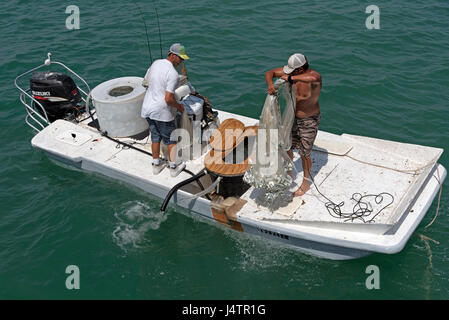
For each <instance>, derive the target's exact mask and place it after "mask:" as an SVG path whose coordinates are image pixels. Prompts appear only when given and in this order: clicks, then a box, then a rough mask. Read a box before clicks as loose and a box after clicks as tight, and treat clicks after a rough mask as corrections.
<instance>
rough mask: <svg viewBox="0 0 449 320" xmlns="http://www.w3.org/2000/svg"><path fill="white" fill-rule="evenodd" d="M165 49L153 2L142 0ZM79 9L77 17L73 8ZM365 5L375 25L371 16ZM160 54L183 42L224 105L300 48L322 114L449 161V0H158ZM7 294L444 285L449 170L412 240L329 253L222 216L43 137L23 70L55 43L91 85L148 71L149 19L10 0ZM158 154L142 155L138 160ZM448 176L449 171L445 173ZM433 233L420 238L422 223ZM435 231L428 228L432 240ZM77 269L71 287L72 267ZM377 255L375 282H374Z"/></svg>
mask: <svg viewBox="0 0 449 320" xmlns="http://www.w3.org/2000/svg"><path fill="white" fill-rule="evenodd" d="M136 1H137V2H138V3H139V4H140V7H141V9H142V12H143V14H144V18H145V21H146V23H147V25H148V31H149V38H150V43H151V49H152V55H153V58H155V57H156V58H159V57H160V46H159V34H158V26H157V21H156V18H155V14H154V7H153V4H152V1H140V0H136ZM69 5H77V6H78V7H79V9H80V29H79V30H68V29H67V28H66V19H67V17H68V16H69V14H66V13H65V10H66V7H67V6H69ZM368 5H377V6H378V7H379V9H380V16H379V18H380V29H373V30H368V29H367V27H366V25H365V20H366V19H367V18H368V16H369V14H367V13H365V9H366V7H367V6H368ZM157 8H158V13H159V19H160V29H161V42H162V51H163V52H162V53H163V54H164V55H165V52H167V50H168V47H169V46H170V44H172V43H174V42H181V43H182V44H184V45H185V47H186V50H187V53H188V54H189V56H190V57H191V59H190V60H189V61H188V63H187V70H188V73H189V77H190V80H191V82H192V83H193V85H194V86H195V87H196V89H197V90H198V91H199V92H201V93H202V94H204V95H206V96H208V97H209V99H210V100H211V103H212V104H213V106H214V107H216V108H217V109H221V110H225V111H230V112H233V113H238V114H242V115H245V116H250V117H254V118H257V117H258V116H259V114H260V112H261V109H262V106H263V103H264V100H265V97H266V84H265V81H264V73H265V72H266V71H267V70H269V69H271V68H274V67H279V66H282V65H284V64H285V63H286V60H287V59H288V57H289V56H290V55H291V54H292V53H295V52H301V53H304V54H305V55H306V56H307V57H308V59H309V61H310V65H311V67H312V68H313V69H315V70H317V71H319V72H320V73H321V74H322V76H323V90H322V96H321V98H320V105H321V112H322V120H321V125H320V129H321V130H324V131H327V132H331V133H335V134H342V133H349V134H356V135H364V136H369V137H375V138H380V139H388V140H393V141H399V142H406V143H414V144H420V145H427V146H433V147H439V148H443V149H444V150H445V152H444V153H443V155H442V157H441V159H440V163H441V164H443V165H444V166H445V167H446V168H448V167H449V155H448V154H449V153H448V151H449V135H448V129H449V116H448V111H449V102H448V101H449V90H448V84H449V63H448V61H449V59H448V58H449V54H448V52H449V19H448V16H449V2H448V1H446V0H426V1H423V0H415V1H380V0H379V1H373V2H365V1H344V2H336V1H329V0H325V1H300V0H295V1H285V0H284V1H266V0H259V1H250V2H244V1H237V0H229V1H228V0H227V1H212V0H196V1H183V0H181V1H163V2H162V1H160V2H158V3H157ZM0 28H1V40H2V41H1V45H0V92H1V99H0V106H1V107H0V125H1V130H0V145H1V153H0V163H1V166H0V204H1V205H0V298H1V299H273V300H277V299H448V298H449V268H448V263H449V243H448V242H449V221H448V214H449V196H448V193H447V190H449V189H448V183H447V182H445V183H444V184H443V192H442V196H441V202H440V208H439V214H438V218H437V219H436V221H435V222H434V223H433V225H432V226H431V227H429V228H427V229H426V228H424V226H425V225H426V224H428V223H429V222H430V221H431V220H432V217H433V216H434V214H435V212H436V209H437V201H436V200H435V201H434V203H433V204H432V206H431V207H430V209H429V211H428V214H427V215H426V216H425V218H424V219H423V221H422V223H421V224H420V225H419V226H418V228H417V230H416V231H415V232H414V233H413V235H412V236H411V238H410V240H409V241H408V243H407V245H406V246H405V248H404V249H403V250H402V251H401V252H400V253H398V254H395V255H382V254H373V255H371V256H369V257H366V258H362V259H358V260H352V261H330V260H323V259H319V258H315V257H311V256H309V255H306V254H303V253H300V252H297V251H295V250H291V249H287V248H284V247H282V246H280V245H278V244H276V243H271V242H268V241H266V240H262V239H259V238H257V237H254V236H249V235H245V234H241V233H237V232H234V231H230V230H226V229H223V228H218V227H215V226H213V225H210V224H208V223H204V222H203V221H202V220H198V219H197V218H195V217H191V216H189V215H188V212H186V211H185V210H184V209H181V208H177V207H170V208H169V210H167V212H165V213H161V212H159V208H160V205H161V203H162V200H161V199H158V198H155V197H153V196H151V195H148V194H145V193H144V192H142V191H140V190H138V189H136V188H134V187H131V186H129V185H126V184H123V183H119V182H117V181H113V180H110V179H107V178H105V177H103V176H100V175H96V174H91V173H86V172H81V171H76V170H68V169H67V168H64V167H61V166H58V165H57V164H55V163H53V162H52V161H50V160H49V159H48V158H47V157H46V156H45V155H44V154H43V152H41V151H39V150H37V149H33V148H32V147H31V144H30V140H31V138H32V137H33V135H34V132H33V130H32V129H31V128H30V127H28V126H27V125H26V124H25V122H24V117H25V110H24V108H23V106H22V105H21V104H20V102H19V99H18V91H17V90H16V89H15V87H14V85H13V82H14V79H15V77H16V76H17V75H19V74H21V73H23V72H25V71H27V70H29V69H31V68H32V67H35V66H37V65H40V64H42V63H43V60H44V59H45V57H46V54H47V52H52V54H53V56H52V58H53V59H54V60H57V61H62V62H64V63H65V64H67V65H68V66H69V67H71V68H72V69H74V70H75V71H76V72H77V73H79V74H80V75H81V76H83V77H84V78H85V79H86V80H87V81H88V83H89V84H90V86H91V87H92V88H93V87H94V86H96V85H98V84H100V83H101V82H103V81H106V80H109V79H112V78H117V77H122V76H143V75H144V74H145V71H146V70H147V68H148V65H149V53H148V49H147V47H146V37H145V29H144V26H143V21H142V18H141V16H140V15H139V10H138V9H137V7H136V6H135V5H134V2H133V1H128V2H126V1H118V0H111V1H87V0H79V1H73V2H72V1H56V0H48V1H44V2H39V1H25V0H7V1H2V2H0ZM145 165H148V164H146V163H142V166H145ZM446 181H448V180H446ZM423 236H425V237H423ZM428 238H430V239H433V240H434V241H432V240H428ZM69 265H76V266H78V268H79V270H80V289H79V290H68V289H67V288H66V285H65V282H66V278H67V277H68V274H66V273H65V271H66V267H67V266H69ZM370 265H375V266H378V267H379V271H380V289H378V290H376V289H373V290H368V289H367V287H366V286H365V281H366V279H367V277H368V276H369V274H367V273H366V268H367V267H368V266H370Z"/></svg>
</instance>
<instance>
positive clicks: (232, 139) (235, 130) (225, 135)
mask: <svg viewBox="0 0 449 320" xmlns="http://www.w3.org/2000/svg"><path fill="white" fill-rule="evenodd" d="M244 130H245V125H244V124H243V122H241V121H239V120H237V119H226V120H225V121H223V123H221V124H220V126H219V127H218V128H217V130H215V132H214V134H213V135H212V137H210V140H209V144H210V146H211V147H212V149H214V150H216V151H226V150H232V149H233V148H234V147H235V146H236V143H237V141H238V138H239V137H240V136H241V135H242V134H243V131H244Z"/></svg>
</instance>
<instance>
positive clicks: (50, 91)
mask: <svg viewBox="0 0 449 320" xmlns="http://www.w3.org/2000/svg"><path fill="white" fill-rule="evenodd" d="M30 89H31V93H32V95H33V97H34V99H36V100H38V101H39V102H40V103H41V104H42V106H43V107H44V109H45V112H46V113H47V116H48V120H49V121H50V122H53V121H55V120H57V119H64V118H67V117H68V116H73V115H74V114H75V113H76V112H77V109H76V106H77V104H78V103H79V102H80V101H81V93H80V92H79V90H78V88H77V86H76V84H75V82H74V81H73V79H72V78H70V77H69V76H68V75H65V74H63V73H60V72H52V71H47V72H37V73H34V74H33V76H32V77H31V79H30ZM36 109H37V110H38V111H39V112H40V113H41V114H42V113H43V112H42V110H41V108H40V107H38V106H36Z"/></svg>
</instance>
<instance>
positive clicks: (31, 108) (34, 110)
mask: <svg viewBox="0 0 449 320" xmlns="http://www.w3.org/2000/svg"><path fill="white" fill-rule="evenodd" d="M50 56H51V53H50V52H49V53H48V54H47V59H46V60H45V62H44V64H42V65H40V66H38V67H36V68H33V69H31V70H29V71H27V72H25V73H22V74H21V75H19V76H18V77H17V78H16V79H15V80H14V85H15V86H16V88H17V89H18V90H19V91H20V96H19V99H20V102H21V103H22V104H23V105H24V106H25V110H26V112H27V115H26V117H25V122H26V124H28V125H29V126H30V127H31V128H33V129H34V130H36V131H37V132H39V131H41V130H42V129H44V128H45V127H46V126H47V125H49V124H50V121H49V120H48V115H47V112H46V111H45V108H44V107H43V106H42V104H41V103H40V102H39V101H38V100H37V99H35V98H34V97H33V95H32V94H31V89H29V88H28V89H23V88H22V87H20V86H19V84H18V82H19V80H20V79H21V78H23V77H24V76H26V75H28V74H30V73H32V72H34V71H36V70H39V69H41V68H44V67H47V66H50V65H52V64H55V65H60V66H62V67H63V68H65V69H66V70H67V71H69V72H70V73H71V74H72V75H74V76H75V77H76V78H78V79H79V80H80V81H81V82H82V83H83V84H84V86H85V90H87V91H85V90H83V88H81V87H80V86H78V85H77V87H78V89H79V91H80V92H81V99H82V100H83V101H84V103H86V101H87V95H88V93H89V92H90V87H89V85H88V84H87V82H86V81H85V80H84V79H83V78H82V77H81V76H79V75H78V74H77V73H76V72H75V71H73V70H72V69H70V68H69V67H67V66H66V65H65V64H63V63H61V62H58V61H51V58H50ZM33 102H34V103H33Z"/></svg>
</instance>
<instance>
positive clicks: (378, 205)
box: [16, 58, 446, 260]
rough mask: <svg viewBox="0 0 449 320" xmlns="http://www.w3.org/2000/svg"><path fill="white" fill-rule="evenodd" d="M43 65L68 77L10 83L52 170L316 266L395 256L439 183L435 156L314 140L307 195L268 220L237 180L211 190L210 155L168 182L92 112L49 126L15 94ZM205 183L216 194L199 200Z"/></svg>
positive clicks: (398, 146)
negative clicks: (141, 195) (118, 188)
mask: <svg viewBox="0 0 449 320" xmlns="http://www.w3.org/2000/svg"><path fill="white" fill-rule="evenodd" d="M49 65H60V66H62V67H64V68H66V70H68V71H69V72H73V71H72V70H70V69H68V68H67V67H66V66H65V65H64V64H62V63H59V62H54V61H51V60H50V58H49V59H47V61H46V63H45V64H43V65H41V66H39V67H37V68H34V69H32V70H30V71H28V72H26V73H24V74H22V75H20V76H19V77H17V79H16V86H17V88H19V90H20V91H21V94H20V100H21V102H22V103H23V104H24V105H25V107H26V110H27V118H26V122H27V123H28V124H29V125H30V126H31V127H33V128H34V129H35V130H36V131H37V133H36V135H35V136H34V137H33V138H32V140H31V144H32V145H33V147H35V148H38V149H40V150H42V151H44V152H45V153H46V154H47V155H48V156H49V157H50V158H52V159H55V160H58V161H59V162H62V163H65V164H68V165H71V166H73V167H76V168H79V169H83V170H86V171H92V172H97V173H100V174H102V175H104V176H107V177H111V178H113V179H117V180H120V181H123V182H126V183H129V184H131V185H134V186H136V187H138V188H140V189H142V190H144V191H146V192H148V193H151V194H153V195H156V196H158V197H160V198H162V199H165V201H164V203H163V207H164V208H163V209H165V206H166V205H167V202H168V200H170V203H171V204H173V205H177V206H180V207H183V208H186V209H187V210H188V211H190V212H191V213H192V214H195V215H198V216H200V217H202V218H204V219H206V220H208V221H212V222H215V223H216V224H219V225H221V226H226V227H229V228H231V229H234V230H236V231H238V232H246V233H250V234H253V235H255V236H259V237H263V238H265V239H268V240H270V241H271V240H272V241H277V242H280V243H282V244H283V245H285V246H289V247H292V248H295V249H297V250H300V251H302V252H306V253H309V254H312V255H315V256H318V257H322V258H327V259H335V260H343V259H354V258H359V257H363V256H366V255H369V254H372V253H384V254H394V253H397V252H399V251H401V250H402V249H403V248H404V246H405V245H406V243H407V241H408V239H409V238H410V236H411V235H412V234H413V232H414V231H415V229H416V228H417V226H418V225H419V224H420V222H421V221H422V219H423V218H424V216H425V214H426V212H427V211H428V209H429V207H430V205H431V204H432V202H433V200H434V198H435V197H436V195H437V194H438V192H439V191H440V190H441V185H442V183H443V181H444V179H445V177H446V170H445V168H444V167H443V166H442V165H441V164H439V163H438V159H439V157H440V156H441V154H442V152H443V150H442V149H439V148H433V147H427V146H420V145H414V144H406V143H399V142H393V141H388V140H381V139H374V138H369V137H363V136H355V135H349V134H342V135H336V134H332V133H328V132H324V131H319V133H318V136H317V139H316V141H315V146H314V149H313V152H312V160H313V168H312V176H313V180H314V184H313V185H312V186H311V190H310V191H309V192H307V193H306V194H305V195H304V196H302V197H296V198H294V200H293V201H290V202H280V203H278V206H277V207H276V208H274V209H273V210H269V209H268V208H267V207H266V205H265V204H264V203H263V202H262V201H260V199H261V194H262V193H263V191H262V190H259V189H256V188H254V187H250V186H248V185H245V184H243V182H242V181H241V177H239V176H237V177H235V176H234V177H226V176H224V177H222V178H223V179H222V180H221V181H220V180H216V178H217V175H216V174H215V173H214V172H211V171H210V170H207V168H205V163H204V161H205V158H206V157H207V156H208V155H209V153H210V151H209V150H210V146H209V148H206V149H205V151H204V152H203V153H202V154H201V156H199V157H197V158H196V159H193V160H189V161H187V163H186V169H187V170H185V171H183V172H181V173H180V174H179V175H178V176H177V177H174V178H172V177H171V176H170V172H169V170H168V169H164V170H163V171H162V172H161V173H159V174H158V175H153V172H152V168H151V162H152V157H151V155H150V153H149V150H150V145H151V142H150V140H149V139H148V136H140V137H136V136H134V137H124V138H111V137H108V136H106V135H104V132H103V133H102V132H100V131H99V130H97V128H96V127H95V125H93V124H94V123H95V121H92V120H93V119H94V120H96V121H98V119H97V117H96V115H92V114H93V113H94V112H95V111H94V109H93V108H92V109H91V112H90V113H89V112H81V113H80V114H78V115H75V117H74V118H73V119H71V120H67V119H57V120H55V121H49V117H48V115H46V113H45V110H44V107H42V105H41V104H40V103H39V101H38V100H39V99H36V98H35V95H34V94H33V93H32V92H30V91H31V89H22V88H21V86H20V84H19V82H20V81H23V78H24V77H25V76H26V75H29V74H30V73H31V72H33V71H36V70H38V69H40V68H46V67H47V66H49ZM72 75H74V76H75V77H76V78H77V79H79V80H80V81H81V83H82V84H83V85H85V86H86V90H82V89H81V88H80V87H78V89H79V90H80V91H81V93H82V95H81V96H82V100H83V101H84V102H86V101H87V102H88V100H89V98H88V93H89V92H90V88H89V86H88V85H87V83H86V82H85V81H84V80H83V79H82V78H81V77H79V76H78V75H77V74H76V73H74V72H73V73H72ZM139 90H140V89H139ZM97 105H98V103H97ZM39 108H42V109H39ZM88 109H90V108H88ZM38 110H40V111H39V112H38ZM217 111H218V119H219V121H220V123H224V122H225V120H226V119H236V120H238V121H240V122H241V123H243V125H244V126H245V127H250V126H256V125H257V124H258V120H257V119H253V118H249V117H245V116H242V115H237V114H233V113H229V112H225V111H220V110H217ZM97 114H98V110H97ZM100 126H101V120H100ZM119 142H122V143H126V144H128V147H126V146H124V145H123V144H120V143H119ZM129 145H131V147H129ZM142 151H143V152H142ZM294 164H295V166H296V169H297V171H298V172H299V173H298V174H296V175H295V182H296V184H298V183H299V184H300V183H301V182H302V168H301V161H300V159H299V157H298V156H296V157H295V159H294ZM198 181H199V182H200V183H198ZM214 181H215V183H214ZM213 183H214V185H216V184H217V187H213V188H212V190H210V191H209V192H207V191H208V190H207V189H208V187H209V186H211V185H212V184H213ZM204 189H206V192H203V190H204ZM209 189H211V188H209ZM217 189H219V190H217ZM220 189H221V190H220ZM198 194H199V196H198ZM167 195H169V196H167ZM195 195H196V196H195ZM329 200H331V201H332V202H330V201H329ZM342 202H344V203H342Z"/></svg>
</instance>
